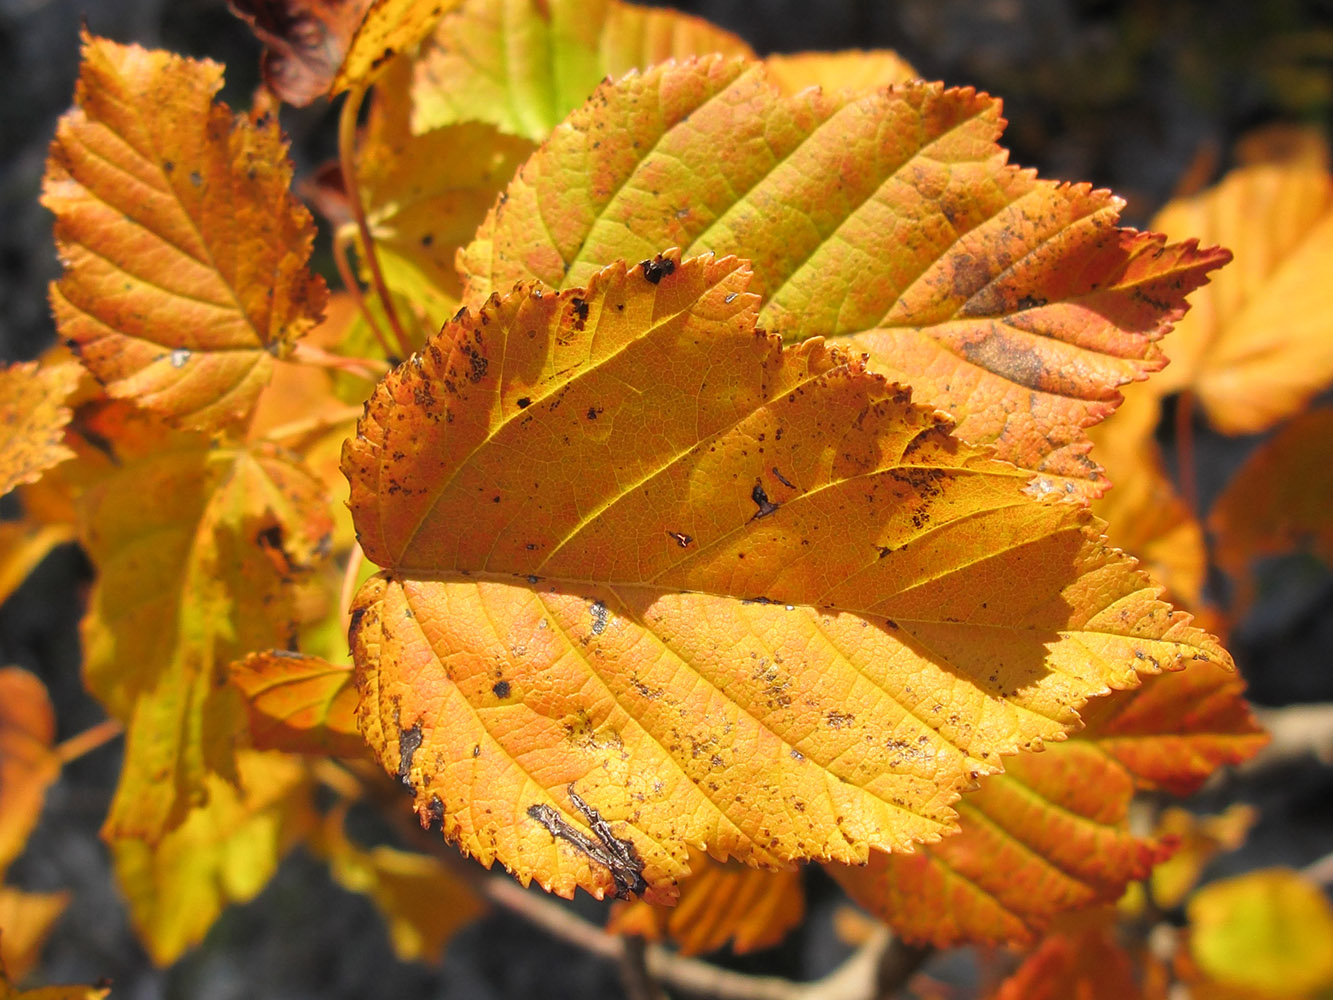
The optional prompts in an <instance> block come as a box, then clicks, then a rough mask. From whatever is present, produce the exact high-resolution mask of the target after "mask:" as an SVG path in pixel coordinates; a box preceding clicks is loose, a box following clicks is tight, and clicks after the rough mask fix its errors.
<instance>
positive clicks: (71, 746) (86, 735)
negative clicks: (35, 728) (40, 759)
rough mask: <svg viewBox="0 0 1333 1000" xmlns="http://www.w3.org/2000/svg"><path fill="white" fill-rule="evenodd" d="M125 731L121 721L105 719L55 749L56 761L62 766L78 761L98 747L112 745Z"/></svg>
mask: <svg viewBox="0 0 1333 1000" xmlns="http://www.w3.org/2000/svg"><path fill="white" fill-rule="evenodd" d="M124 731H125V727H124V726H122V725H121V724H120V720H119V719H103V720H102V721H101V722H99V723H97V725H95V726H89V727H88V728H87V729H85V730H84V731H83V732H81V733H75V734H74V735H73V736H71V737H70V738H69V739H67V740H65V741H63V742H62V743H60V744H59V745H58V746H57V747H56V748H55V755H56V759H57V760H59V761H60V764H61V766H62V767H63V766H64V765H66V764H68V763H69V762H70V761H74V760H78V759H79V758H80V757H82V756H83V755H84V754H88V753H92V752H93V751H94V750H96V749H97V748H98V747H101V746H103V745H105V744H107V743H110V742H111V741H112V740H114V739H115V738H116V737H117V736H119V735H120V734H121V733H123V732H124Z"/></svg>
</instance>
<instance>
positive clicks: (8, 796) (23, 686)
mask: <svg viewBox="0 0 1333 1000" xmlns="http://www.w3.org/2000/svg"><path fill="white" fill-rule="evenodd" d="M55 735H56V719H55V712H54V710H53V709H52V708H51V700H50V699H49V698H48V697H47V696H46V687H45V685H43V684H42V682H41V681H40V680H39V679H38V678H37V677H36V676H35V675H34V674H31V673H29V672H28V671H26V670H22V669H20V668H19V667H2V668H0V876H3V875H4V872H5V869H6V868H8V867H9V864H10V862H12V861H13V860H14V859H15V858H16V857H18V855H19V852H21V851H22V850H23V846H24V845H25V844H26V843H27V841H28V835H29V834H30V833H32V830H33V827H35V826H36V825H37V819H38V817H39V816H40V815H41V812H42V800H43V799H44V798H45V797H46V789H47V786H48V785H50V784H51V782H53V781H55V780H56V778H57V777H59V775H60V761H59V760H58V759H57V758H56V756H55V754H54V753H52V751H51V744H52V741H53V740H54V739H55Z"/></svg>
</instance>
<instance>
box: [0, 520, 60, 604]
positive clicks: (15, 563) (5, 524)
mask: <svg viewBox="0 0 1333 1000" xmlns="http://www.w3.org/2000/svg"><path fill="white" fill-rule="evenodd" d="M73 540H74V529H73V527H71V526H70V525H68V524H37V523H34V522H33V521H31V520H28V519H24V520H22V521H2V522H0V604H3V603H4V602H5V601H7V600H8V599H9V597H10V595H11V594H13V593H14V591H16V590H17V589H18V588H19V585H20V584H21V583H23V581H24V580H26V579H27V578H28V574H30V573H31V572H32V571H33V570H35V569H36V568H37V566H38V565H39V564H40V563H41V561H42V560H43V559H45V558H46V557H47V555H48V554H49V553H50V551H51V550H52V549H54V548H55V547H56V546H57V545H61V544H63V543H65V542H71V541H73Z"/></svg>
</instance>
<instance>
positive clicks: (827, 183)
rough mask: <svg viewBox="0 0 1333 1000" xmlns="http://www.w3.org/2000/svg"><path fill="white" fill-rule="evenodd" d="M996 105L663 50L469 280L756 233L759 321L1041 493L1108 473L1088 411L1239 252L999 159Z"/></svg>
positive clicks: (534, 274)
mask: <svg viewBox="0 0 1333 1000" xmlns="http://www.w3.org/2000/svg"><path fill="white" fill-rule="evenodd" d="M1001 125H1002V121H1001V118H1000V103H999V101H997V100H995V99H993V98H991V97H988V96H986V95H984V94H978V93H976V92H975V91H972V90H960V89H946V88H944V87H943V85H941V84H929V83H922V82H915V83H907V84H904V85H902V86H900V87H897V88H892V89H885V90H876V91H872V92H870V93H867V94H863V95H859V96H858V95H857V94H855V93H850V92H846V91H843V92H825V91H820V90H806V91H803V92H801V93H800V94H797V95H794V96H784V95H783V94H781V93H780V91H779V90H778V88H777V87H776V85H775V84H774V83H773V81H772V79H771V78H770V74H769V72H768V71H767V70H766V69H765V68H764V67H763V66H762V65H761V64H756V63H751V62H747V61H745V60H742V59H722V58H720V57H710V58H705V59H699V60H690V61H686V62H683V63H681V64H678V65H677V64H671V65H665V66H659V67H656V68H654V69H651V70H649V71H647V72H645V73H644V74H643V75H642V76H632V77H628V78H626V79H623V80H621V81H618V82H616V83H614V84H608V85H605V86H603V87H602V88H600V89H599V90H598V93H597V96H596V97H595V98H594V99H593V100H592V101H590V102H589V103H588V104H587V105H585V106H584V107H582V108H581V109H579V110H578V111H576V112H574V113H573V114H572V115H571V116H570V117H569V118H568V120H567V121H566V122H565V124H564V125H563V126H562V127H561V128H560V129H559V130H558V131H557V132H555V133H554V134H553V135H552V136H551V138H550V139H549V140H548V141H547V142H546V144H545V145H544V146H542V148H541V149H540V150H538V152H537V153H536V154H535V155H534V156H533V157H532V159H530V160H529V161H528V162H527V164H525V165H524V167H523V168H522V169H521V170H520V171H519V175H518V176H517V177H516V178H515V180H514V181H513V183H511V184H510V186H509V188H508V189H507V190H506V192H505V194H504V196H503V197H502V198H501V199H500V201H499V202H498V203H497V204H496V206H495V208H493V209H492V211H491V214H490V216H489V217H488V218H487V221H486V224H485V225H484V226H483V227H482V229H481V230H480V231H479V233H478V236H477V239H476V241H474V242H473V243H472V244H471V245H470V246H469V247H468V249H467V251H466V252H465V254H464V256H463V258H461V261H460V266H461V267H462V269H463V271H464V272H465V279H466V281H465V293H464V302H465V304H469V305H472V306H474V307H475V306H477V305H480V304H481V303H482V302H484V301H485V299H486V297H487V296H488V295H489V294H490V293H491V292H492V291H496V290H498V291H501V292H503V291H505V290H507V289H509V288H510V287H511V286H512V285H513V284H514V283H515V282H517V281H524V280H530V279H533V278H535V279H538V280H540V281H542V282H544V283H546V284H548V285H551V286H553V287H556V288H569V287H574V286H578V285H581V284H583V283H585V282H586V281H587V280H588V278H589V276H590V275H591V274H592V273H594V272H596V271H597V270H599V269H601V268H602V267H604V266H606V265H607V264H609V263H611V262H612V261H614V260H617V259H623V260H630V261H636V260H643V259H645V258H651V257H652V256H653V255H654V254H656V253H658V252H660V251H662V250H664V249H665V248H667V247H681V248H683V253H684V255H686V256H690V255H694V254H701V253H704V252H707V251H714V252H716V253H718V254H733V253H734V254H737V255H743V256H745V257H747V258H750V259H752V260H753V261H754V269H755V276H756V289H755V290H756V291H757V292H758V293H759V294H760V295H761V296H762V297H763V298H764V307H763V310H762V311H761V313H760V316H759V325H760V326H761V327H762V328H764V329H766V330H769V331H772V332H776V333H779V334H781V336H782V337H783V339H784V340H785V341H798V340H801V339H804V338H806V337H809V336H812V335H815V336H826V337H830V338H833V339H834V340H835V342H837V343H841V344H842V345H843V346H845V347H847V348H848V349H850V350H852V351H856V352H858V353H859V352H863V351H864V352H868V353H869V355H870V359H871V360H870V365H871V368H872V370H875V371H878V372H881V373H882V374H885V375H887V376H888V377H890V378H891V379H894V380H896V381H899V382H901V383H903V384H905V385H911V386H912V389H913V392H914V394H915V398H916V399H917V400H918V401H919V402H921V403H928V404H931V405H934V406H938V407H939V408H941V409H943V410H946V411H948V412H949V413H950V414H951V415H952V416H953V417H954V418H955V419H956V421H957V424H958V435H959V436H960V437H962V438H963V439H964V440H966V441H968V442H970V443H977V444H993V445H994V446H995V448H996V455H997V456H998V457H1000V458H1003V459H1006V460H1009V461H1012V462H1014V463H1015V464H1017V465H1019V466H1020V467H1022V468H1025V469H1027V470H1029V471H1030V473H1033V474H1035V475H1036V476H1037V477H1038V479H1037V481H1036V483H1035V484H1034V486H1035V489H1036V490H1037V492H1055V493H1059V494H1061V495H1063V494H1066V493H1073V494H1079V495H1088V496H1091V495H1096V494H1098V493H1100V492H1101V491H1102V490H1103V489H1104V488H1105V485H1106V484H1105V481H1104V479H1103V478H1102V477H1101V474H1100V472H1099V470H1098V469H1097V467H1096V465H1095V464H1094V463H1093V462H1092V461H1091V460H1089V459H1088V457H1087V455H1086V452H1087V449H1088V441H1087V438H1086V436H1085V435H1084V432H1083V428H1084V427H1085V426H1087V425H1089V424H1093V423H1096V422H1097V421H1098V420H1101V419H1102V418H1104V417H1105V416H1107V415H1108V414H1109V413H1110V412H1111V411H1112V410H1113V409H1114V408H1115V406H1116V404H1117V403H1118V402H1119V398H1120V397H1119V393H1118V392H1117V391H1116V389H1117V387H1118V386H1120V385H1122V384H1124V383H1126V382H1130V381H1133V380H1136V379H1142V378H1144V377H1146V376H1147V374H1148V373H1149V372H1152V371H1155V370H1157V369H1158V368H1160V367H1161V366H1162V364H1163V363H1164V362H1163V360H1162V357H1161V353H1160V351H1159V350H1158V348H1157V347H1156V345H1155V343H1154V341H1156V340H1157V339H1158V338H1159V337H1160V336H1161V335H1162V333H1163V332H1165V330H1167V329H1168V328H1169V326H1170V323H1171V322H1172V321H1173V320H1175V319H1177V318H1179V316H1180V315H1181V314H1182V313H1183V311H1184V309H1185V305H1184V296H1185V294H1186V293H1188V292H1189V291H1190V290H1192V289H1193V288H1196V287H1197V286H1198V285H1199V284H1201V283H1202V282H1203V281H1204V280H1205V275H1206V274H1207V272H1208V271H1210V270H1212V269H1214V268H1216V267H1218V266H1220V265H1221V264H1222V263H1224V262H1225V261H1226V260H1227V259H1228V256H1227V253H1226V252H1225V251H1222V250H1206V251H1201V250H1198V249H1197V248H1196V246H1195V244H1194V243H1193V242H1190V243H1183V244H1176V245H1172V246H1166V245H1165V243H1164V240H1163V239H1162V238H1161V237H1159V236H1155V235H1152V234H1149V233H1139V232H1135V231H1133V230H1127V229H1117V228H1116V227H1115V221H1116V219H1117V217H1118V214H1119V210H1120V206H1121V202H1120V201H1119V199H1117V198H1114V197H1112V196H1111V195H1110V194H1109V193H1107V192H1105V191H1094V190H1091V189H1090V188H1089V187H1088V186H1087V185H1062V184H1056V183H1053V182H1051V181H1041V180H1038V179H1037V178H1036V177H1035V175H1034V174H1033V173H1032V172H1031V171H1027V170H1019V169H1017V168H1015V167H1012V166H1009V165H1007V164H1006V158H1007V154H1006V152H1005V151H1004V150H1003V149H1002V148H1001V147H999V146H998V145H996V142H995V140H996V138H997V137H998V135H999V132H1000V128H1001ZM571 178H581V179H582V180H581V182H577V183H576V182H572V181H571Z"/></svg>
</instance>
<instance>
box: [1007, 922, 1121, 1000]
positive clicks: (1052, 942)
mask: <svg viewBox="0 0 1333 1000" xmlns="http://www.w3.org/2000/svg"><path fill="white" fill-rule="evenodd" d="M1144 996H1145V995H1144V993H1143V990H1142V989H1141V988H1140V986H1139V983H1138V981H1137V978H1136V977H1135V975H1134V964H1133V962H1132V961H1131V960H1130V957H1129V955H1128V953H1127V952H1126V951H1125V950H1124V948H1122V947H1121V946H1120V945H1119V944H1118V943H1117V942H1116V939H1115V933H1114V931H1113V930H1112V929H1111V928H1109V927H1104V926H1092V927H1082V928H1078V929H1075V930H1070V931H1065V932H1060V933H1055V934H1051V935H1048V936H1047V937H1046V938H1045V939H1044V940H1043V941H1042V942H1041V945H1040V946H1039V947H1038V948H1037V949H1036V950H1034V951H1033V952H1032V954H1031V955H1029V956H1028V957H1027V958H1026V959H1024V961H1023V964H1022V965H1021V966H1019V967H1018V970H1017V971H1016V972H1015V973H1014V974H1013V975H1012V976H1010V977H1009V978H1008V979H1006V980H1005V981H1004V982H1003V983H1002V984H1001V985H1000V988H999V989H998V990H996V992H995V993H994V994H993V995H992V997H991V1000H1066V998H1069V997H1077V998H1078V1000H1138V998H1141V997H1144ZM1145 1000H1146V998H1145Z"/></svg>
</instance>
